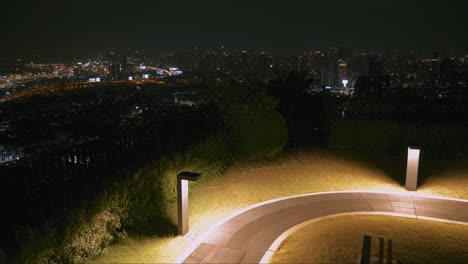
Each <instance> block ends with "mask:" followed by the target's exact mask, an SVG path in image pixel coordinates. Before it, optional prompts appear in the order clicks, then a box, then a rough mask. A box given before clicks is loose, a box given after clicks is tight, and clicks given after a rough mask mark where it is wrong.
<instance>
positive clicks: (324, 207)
mask: <svg viewBox="0 0 468 264" xmlns="http://www.w3.org/2000/svg"><path fill="white" fill-rule="evenodd" d="M362 212H368V213H387V214H396V215H398V214H400V215H404V216H409V217H415V218H436V219H442V220H449V221H456V222H464V223H468V201H462V200H452V199H444V198H437V197H427V196H422V195H418V194H415V193H407V194H405V193H402V194H399V193H398V194H395V193H384V192H380V193H376V192H336V193H321V194H310V195H302V196H295V197H290V198H285V199H280V200H275V201H272V202H267V203H263V204H262V205H260V206H257V207H254V208H252V209H250V210H247V211H245V212H243V213H241V214H238V215H236V216H234V217H232V218H231V219H229V220H228V221H226V222H225V223H223V224H222V225H220V226H219V227H218V228H217V229H215V230H214V231H213V232H211V233H210V234H209V235H208V236H207V237H205V238H204V239H203V240H202V241H200V244H199V245H198V247H197V248H196V249H195V250H194V251H193V252H192V253H191V254H190V255H189V256H188V257H187V258H186V259H185V261H184V263H259V262H260V261H261V260H262V258H263V257H264V256H271V255H272V254H273V251H274V249H270V247H271V246H272V244H273V242H275V240H276V239H277V238H278V237H279V236H281V235H282V234H283V233H284V232H285V231H287V230H289V229H290V228H292V227H294V226H297V225H299V224H301V223H303V222H305V221H309V220H312V219H317V218H320V217H326V216H331V215H335V214H343V213H362ZM283 236H284V235H283Z"/></svg>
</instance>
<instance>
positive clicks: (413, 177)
mask: <svg viewBox="0 0 468 264" xmlns="http://www.w3.org/2000/svg"><path fill="white" fill-rule="evenodd" d="M418 167H419V148H415V147H408V163H407V165H406V183H405V188H406V190H407V191H416V189H417V187H418Z"/></svg>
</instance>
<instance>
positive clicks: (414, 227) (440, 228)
mask: <svg viewBox="0 0 468 264" xmlns="http://www.w3.org/2000/svg"><path fill="white" fill-rule="evenodd" d="M364 235H371V236H372V237H373V241H372V246H373V247H372V251H373V252H374V253H377V252H378V237H383V238H385V239H392V241H393V256H394V259H396V260H399V261H403V262H404V263H424V264H426V263H434V264H437V263H463V262H464V261H466V259H468V250H467V248H466V244H467V243H468V226H466V225H457V224H447V223H439V222H433V221H427V220H416V219H410V218H401V217H392V216H367V215H362V216H339V217H335V218H328V219H326V220H324V221H319V222H315V223H312V224H310V225H307V226H305V227H303V228H301V229H299V230H297V231H296V232H295V233H293V234H292V235H291V236H289V237H288V238H287V239H286V240H285V241H284V242H283V244H281V246H280V247H279V250H278V251H277V252H276V254H274V255H273V258H272V259H271V261H270V262H271V263H358V259H359V255H360V253H361V248H362V239H363V236H364ZM373 256H376V255H374V254H373Z"/></svg>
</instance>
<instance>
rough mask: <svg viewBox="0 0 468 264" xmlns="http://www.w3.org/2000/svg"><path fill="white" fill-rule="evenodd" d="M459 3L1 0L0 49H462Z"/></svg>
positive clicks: (467, 37)
mask: <svg viewBox="0 0 468 264" xmlns="http://www.w3.org/2000/svg"><path fill="white" fill-rule="evenodd" d="M467 2H468V1H463V0H445V1H428V0H424V1H423V0H406V1H400V0H396V1H395V0H359V1H350V0H334V1H333V0H328V1H313V0H309V1H297V0H287V1H276V0H275V1H264V0H251V1H243V0H236V1H230V0H217V1H212V0H187V1H186V0H179V1H173V0H167V1H159V0H152V1H149V0H148V1H144V0H132V1H120V0H94V1H89V0H80V1H67V0H6V2H5V0H3V1H2V4H0V6H1V15H0V20H1V31H2V32H1V34H2V38H1V41H0V48H1V51H0V56H8V55H10V56H14V55H27V54H31V53H41V54H44V55H65V54H67V55H78V54H91V53H94V54H95V53H96V52H97V51H102V50H109V49H123V48H127V47H134V48H141V49H143V50H146V51H149V52H159V51H168V50H173V49H175V50H177V49H184V48H190V47H193V46H200V47H217V46H220V45H224V46H225V47H227V48H279V49H296V48H318V47H325V46H330V45H340V44H344V43H347V44H349V45H351V46H353V47H356V48H449V47H450V48H465V47H468V33H467V32H468V30H467V28H468V27H467V26H468V18H467V17H468V16H466V10H468V3H467Z"/></svg>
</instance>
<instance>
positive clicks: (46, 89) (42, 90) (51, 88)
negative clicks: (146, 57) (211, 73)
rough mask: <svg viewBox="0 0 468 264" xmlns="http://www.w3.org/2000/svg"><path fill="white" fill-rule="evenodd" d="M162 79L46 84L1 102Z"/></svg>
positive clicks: (7, 97)
mask: <svg viewBox="0 0 468 264" xmlns="http://www.w3.org/2000/svg"><path fill="white" fill-rule="evenodd" d="M164 83H165V82H164V81H160V80H144V81H140V80H136V81H102V82H73V83H64V84H52V85H45V86H41V87H37V88H31V89H26V90H24V91H22V92H19V93H15V94H12V95H10V96H6V97H2V98H0V102H1V103H5V102H11V101H15V100H21V99H25V98H27V97H30V96H33V95H39V94H47V93H53V92H56V91H63V90H74V89H80V88H91V87H96V86H103V85H141V84H164Z"/></svg>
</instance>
